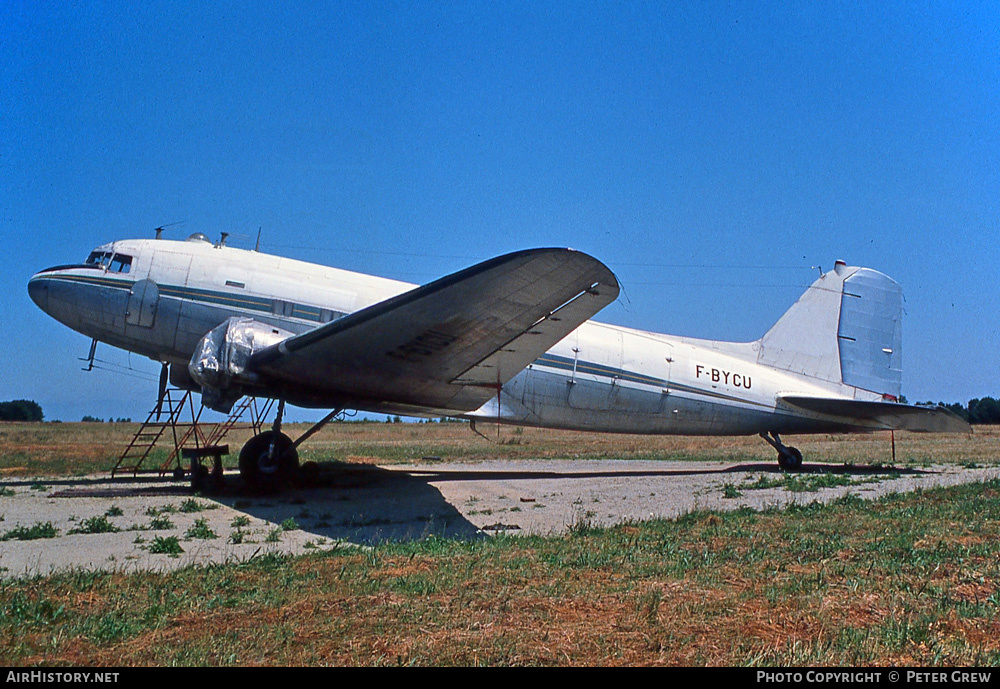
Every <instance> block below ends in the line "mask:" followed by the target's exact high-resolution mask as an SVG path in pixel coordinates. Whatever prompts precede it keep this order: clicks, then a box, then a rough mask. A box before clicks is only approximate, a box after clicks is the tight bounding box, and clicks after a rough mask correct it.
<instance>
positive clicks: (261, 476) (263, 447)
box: [240, 431, 299, 492]
mask: <svg viewBox="0 0 1000 689" xmlns="http://www.w3.org/2000/svg"><path fill="white" fill-rule="evenodd" d="M272 437H274V431H264V432H263V433H261V434H260V435H255V436H254V437H252V438H250V440H249V441H247V444H246V445H244V446H243V449H242V450H240V476H241V477H242V478H243V482H244V483H246V484H247V486H249V487H250V489H251V490H255V491H258V492H273V491H277V490H280V489H282V488H284V487H285V486H287V485H288V484H290V483H291V482H292V481H293V480H294V479H295V476H296V474H297V473H298V470H299V453H298V452H297V451H296V450H294V449H291V448H292V439H291V438H289V437H288V436H287V435H285V434H284V433H279V434H278V438H277V447H275V452H274V456H275V459H274V460H271V459H270V452H271V438H272Z"/></svg>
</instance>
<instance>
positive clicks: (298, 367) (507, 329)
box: [251, 249, 619, 411]
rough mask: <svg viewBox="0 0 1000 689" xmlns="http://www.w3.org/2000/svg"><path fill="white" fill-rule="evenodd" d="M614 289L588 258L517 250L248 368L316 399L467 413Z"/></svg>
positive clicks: (293, 342) (267, 354)
mask: <svg viewBox="0 0 1000 689" xmlns="http://www.w3.org/2000/svg"><path fill="white" fill-rule="evenodd" d="M618 291H619V287H618V282H617V280H616V279H615V277H614V274H613V273H612V272H611V271H610V270H609V269H608V268H607V267H606V266H605V265H604V264H602V263H601V262H600V261H597V260H596V259H594V258H592V257H590V256H588V255H586V254H583V253H580V252H577V251H573V250H570V249H532V250H528V251H521V252H517V253H513V254H508V255H506V256H500V257H498V258H495V259H491V260H489V261H485V262H483V263H480V264H478V265H476V266H472V267H471V268H467V269H466V270H463V271H460V272H458V273H454V274H453V275H449V276H446V277H444V278H441V279H440V280H436V281H434V282H431V283H429V284H427V285H423V286H422V287H418V288H416V289H413V290H411V291H409V292H406V293H404V294H400V295H398V296H396V297H393V298H391V299H387V300H386V301H383V302H380V303H378V304H375V305H373V306H370V307H368V308H366V309H362V310H361V311H357V312H355V313H353V314H351V315H349V316H346V317H344V318H342V319H340V320H337V321H334V322H332V323H329V324H327V325H325V326H322V327H319V328H317V329H315V330H312V331H309V332H307V333H303V334H302V335H298V336H295V337H292V338H289V339H288V340H285V341H284V342H282V343H280V344H279V345H275V346H273V347H270V348H268V349H266V350H263V351H261V352H259V353H258V354H255V355H254V356H253V358H252V360H251V367H252V368H253V370H254V371H257V372H259V373H261V374H262V375H264V376H266V377H268V378H269V379H271V380H272V381H273V382H274V383H276V384H278V385H283V386H285V388H286V389H293V388H295V389H297V390H300V391H303V392H304V393H305V394H309V395H311V396H312V397H315V398H322V399H327V398H328V399H330V400H336V401H338V402H351V401H362V402H363V401H368V402H393V403H401V404H411V405H418V406H426V407H433V408H446V409H454V410H456V411H468V410H471V409H476V408H478V407H480V406H482V404H483V403H485V402H486V400H488V399H489V398H490V397H491V396H493V395H495V394H496V385H497V384H498V383H499V384H503V383H506V382H507V381H508V380H510V378H512V377H513V376H515V375H516V374H517V373H518V372H519V371H520V370H521V369H522V368H524V366H526V365H527V364H528V363H530V362H531V361H534V360H535V359H536V358H537V357H538V356H540V355H541V354H543V353H544V352H545V351H546V350H547V349H549V348H550V347H551V346H552V345H553V344H555V343H556V342H558V341H559V339H562V337H564V336H565V335H566V334H568V333H569V332H570V331H572V330H573V329H575V328H576V327H577V326H579V325H580V324H581V323H583V322H584V321H585V320H587V319H588V318H590V317H591V316H593V315H594V314H595V313H597V312H598V311H600V310H601V309H602V308H604V306H606V305H607V304H609V303H611V302H612V301H614V300H615V299H616V298H617V296H618ZM522 361H523V362H524V363H523V364H521V365H520V366H519V365H518V364H519V363H520V362H522ZM466 373H468V374H469V375H468V376H466V375H465V374H466ZM289 397H290V396H289Z"/></svg>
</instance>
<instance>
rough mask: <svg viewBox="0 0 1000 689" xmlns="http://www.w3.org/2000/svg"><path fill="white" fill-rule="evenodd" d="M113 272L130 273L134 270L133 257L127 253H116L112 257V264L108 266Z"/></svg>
mask: <svg viewBox="0 0 1000 689" xmlns="http://www.w3.org/2000/svg"><path fill="white" fill-rule="evenodd" d="M108 270H110V271H111V272H112V273H128V272H130V271H131V270H132V257H131V256H127V255H125V254H115V257H114V258H113V259H111V265H110V267H109V268H108Z"/></svg>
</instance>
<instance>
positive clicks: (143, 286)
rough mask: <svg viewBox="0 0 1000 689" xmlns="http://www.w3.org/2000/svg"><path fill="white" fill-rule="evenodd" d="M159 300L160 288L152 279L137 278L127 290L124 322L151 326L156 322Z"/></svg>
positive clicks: (144, 326) (141, 326)
mask: <svg viewBox="0 0 1000 689" xmlns="http://www.w3.org/2000/svg"><path fill="white" fill-rule="evenodd" d="M159 302H160V288H159V287H157V286H156V283H155V282H153V281H152V280H148V279H147V280H139V281H138V282H136V283H135V284H133V285H132V289H130V290H129V296H128V306H126V308H125V324H126V325H136V326H139V327H140V328H152V327H153V324H154V323H155V322H156V307H157V306H158V305H159Z"/></svg>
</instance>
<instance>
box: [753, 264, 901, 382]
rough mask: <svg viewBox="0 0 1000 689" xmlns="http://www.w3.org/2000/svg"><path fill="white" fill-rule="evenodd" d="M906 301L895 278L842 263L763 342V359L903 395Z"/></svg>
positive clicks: (808, 373)
mask: <svg viewBox="0 0 1000 689" xmlns="http://www.w3.org/2000/svg"><path fill="white" fill-rule="evenodd" d="M902 300H903V296H902V291H901V290H900V287H899V285H898V284H897V283H896V281H895V280H893V279H892V278H890V277H888V276H886V275H883V274H882V273H879V272H878V271H875V270H871V269H869V268H852V267H848V266H847V265H846V264H844V263H843V262H842V261H837V263H836V266H835V268H834V270H833V271H831V272H829V273H826V274H825V275H822V276H820V278H819V279H818V280H816V282H814V283H813V284H812V285H811V286H810V287H809V289H808V290H806V292H805V294H803V295H802V296H801V297H800V298H799V300H798V301H797V302H795V304H794V305H793V306H792V308H790V309H789V310H788V311H787V312H786V313H785V315H784V316H782V317H781V319H780V320H779V321H778V322H777V323H775V325H774V327H772V328H771V329H770V330H768V331H767V334H766V335H764V337H763V338H761V340H760V350H759V354H758V357H757V361H758V363H760V364H763V365H766V366H771V367H773V368H777V369H781V370H784V371H789V372H791V373H798V374H801V375H805V376H809V377H812V378H817V379H819V380H824V381H830V382H834V383H844V384H847V385H851V386H854V387H858V388H862V389H864V390H868V391H871V392H875V393H878V394H881V395H889V396H892V397H899V392H900V385H901V382H902V363H901V362H902V313H903V301H902Z"/></svg>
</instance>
